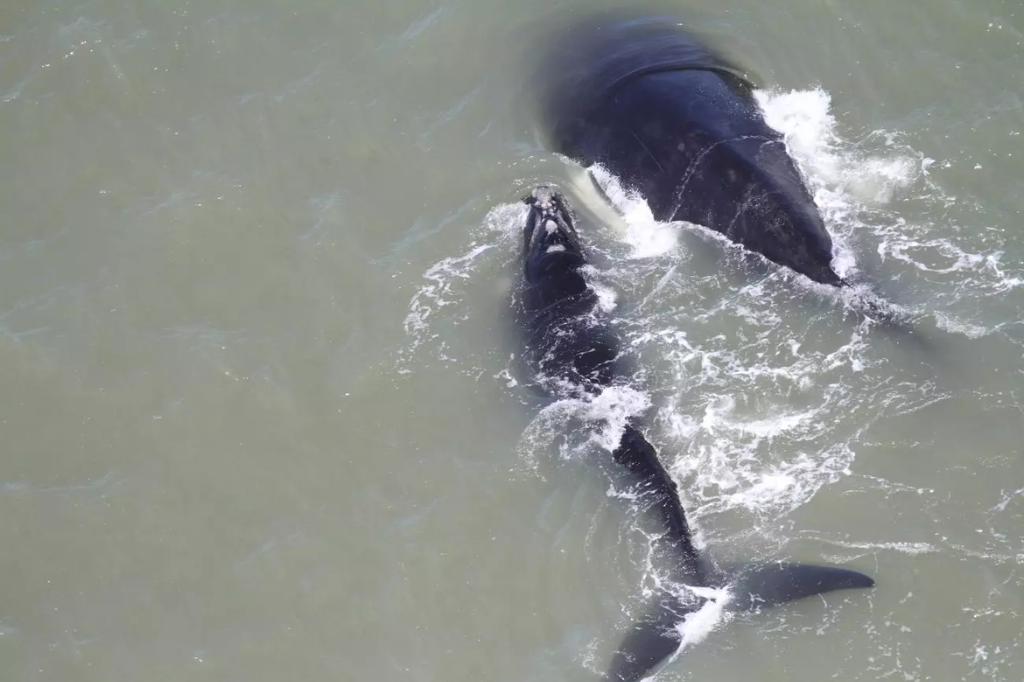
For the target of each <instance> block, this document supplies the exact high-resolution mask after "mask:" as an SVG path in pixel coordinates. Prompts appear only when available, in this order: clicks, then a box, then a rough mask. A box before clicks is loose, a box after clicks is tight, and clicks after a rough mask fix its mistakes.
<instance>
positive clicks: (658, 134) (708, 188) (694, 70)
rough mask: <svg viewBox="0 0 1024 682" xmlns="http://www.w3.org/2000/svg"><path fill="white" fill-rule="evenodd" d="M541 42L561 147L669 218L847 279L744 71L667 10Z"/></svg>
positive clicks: (549, 122) (596, 23) (546, 91)
mask: <svg viewBox="0 0 1024 682" xmlns="http://www.w3.org/2000/svg"><path fill="white" fill-rule="evenodd" d="M538 42H539V43H540V45H539V46H536V47H535V49H532V50H531V52H532V53H533V54H534V56H535V58H537V59H538V60H539V65H538V66H537V68H535V70H534V79H533V86H534V87H539V90H540V93H539V94H540V115H541V119H542V120H541V123H542V125H543V127H544V128H545V130H546V132H547V133H548V134H549V136H550V138H551V143H552V144H553V146H554V149H555V151H558V152H560V153H562V154H565V155H566V156H569V157H571V158H573V159H576V160H579V161H581V162H582V163H583V164H584V165H588V166H589V165H591V164H594V163H600V164H602V165H603V166H605V167H606V168H607V169H608V170H609V171H611V172H612V173H613V174H614V175H616V176H618V178H619V179H620V180H621V181H622V182H623V183H624V184H625V185H626V186H628V187H631V188H633V189H636V190H638V191H639V193H640V194H641V195H642V196H643V197H644V198H645V199H646V200H647V203H648V204H649V205H650V207H651V211H652V212H653V214H654V217H655V218H657V219H658V220H665V221H669V220H683V221H687V222H690V223H695V224H698V225H703V226H705V227H708V228H711V229H713V230H716V231H718V232H720V233H722V234H723V235H725V236H726V237H728V238H729V239H731V240H732V241H734V242H738V243H739V244H742V245H743V246H744V247H746V248H747V249H749V250H750V251H754V252H756V253H759V254H761V255H762V256H764V257H765V258H768V259H769V260H772V261H774V262H776V263H778V264H780V265H783V266H785V267H787V268H790V269H792V270H795V271H796V272H798V273H800V274H802V275H806V276H807V277H809V278H810V279H812V280H814V281H815V282H820V283H823V284H828V285H833V286H843V285H845V284H846V282H845V281H844V280H843V279H842V278H841V277H840V276H839V274H837V273H836V271H835V269H834V268H833V267H832V258H833V254H832V238H831V236H830V235H829V233H828V230H826V228H825V225H824V222H823V221H822V217H821V213H820V211H819V210H818V207H817V206H816V205H815V203H814V199H813V198H812V197H811V194H810V192H809V191H808V189H807V186H806V184H805V183H804V179H803V178H802V176H801V174H800V171H799V170H798V169H797V167H796V165H795V164H794V163H793V160H792V158H790V156H789V154H788V153H787V151H786V145H785V142H784V140H783V137H782V135H781V134H780V133H779V132H778V131H776V130H775V129H773V128H771V127H770V126H769V125H768V124H767V123H766V122H765V120H764V117H763V116H762V113H761V110H760V108H759V107H758V104H757V102H756V101H755V100H754V98H753V96H752V90H753V87H752V85H751V84H750V82H749V81H748V80H747V79H746V78H745V77H744V75H743V73H742V71H741V70H740V69H739V68H737V67H736V66H735V65H733V64H731V63H729V62H728V61H727V60H726V59H724V58H723V57H722V56H721V55H719V54H717V53H716V52H714V51H713V50H711V49H710V48H709V47H707V46H706V45H704V44H702V43H701V42H700V41H698V40H697V39H696V38H694V37H693V36H692V35H691V34H689V33H687V32H686V31H685V30H683V29H682V28H681V27H680V24H679V22H678V21H677V20H672V19H667V18H664V17H645V18H636V17H632V16H630V15H624V14H621V13H609V14H605V15H598V16H597V17H592V18H590V19H587V20H583V21H580V20H574V21H573V22H572V23H571V24H568V25H561V24H558V25H557V26H556V28H553V29H550V30H548V31H547V32H544V33H542V37H541V38H540V39H539V41H538Z"/></svg>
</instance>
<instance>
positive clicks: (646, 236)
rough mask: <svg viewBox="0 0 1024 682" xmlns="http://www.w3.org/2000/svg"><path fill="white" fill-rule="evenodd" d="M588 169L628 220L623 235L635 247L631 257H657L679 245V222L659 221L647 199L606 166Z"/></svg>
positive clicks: (598, 165)
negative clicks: (621, 180)
mask: <svg viewBox="0 0 1024 682" xmlns="http://www.w3.org/2000/svg"><path fill="white" fill-rule="evenodd" d="M588 170H589V171H590V173H592V174H593V176H594V179H595V180H596V181H597V184H598V185H599V186H600V187H601V190H602V191H603V192H604V193H605V194H606V195H607V196H608V199H609V200H610V201H611V202H612V205H613V206H615V208H616V209H617V210H618V211H619V213H620V214H621V215H622V218H623V220H624V221H625V225H626V231H625V234H623V235H622V236H621V237H622V240H623V241H624V242H625V243H626V244H628V245H629V246H630V247H631V248H632V253H631V254H630V257H631V258H636V259H640V258H655V257H657V256H663V255H665V254H668V253H672V252H673V251H675V250H676V249H677V248H678V247H679V227H678V225H676V224H673V223H662V222H659V221H657V220H655V218H654V214H653V213H652V212H651V208H650V206H649V205H648V204H647V201H646V200H645V199H644V198H643V197H641V196H640V195H639V194H637V193H636V192H634V191H632V190H628V189H626V188H624V187H623V186H622V184H621V183H620V182H619V179H618V178H616V177H615V176H614V175H612V174H611V173H609V172H608V170H607V169H606V168H605V167H604V166H602V165H600V164H595V165H593V166H591V167H590V168H589V169H588Z"/></svg>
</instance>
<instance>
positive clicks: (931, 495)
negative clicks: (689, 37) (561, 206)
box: [0, 0, 1024, 682]
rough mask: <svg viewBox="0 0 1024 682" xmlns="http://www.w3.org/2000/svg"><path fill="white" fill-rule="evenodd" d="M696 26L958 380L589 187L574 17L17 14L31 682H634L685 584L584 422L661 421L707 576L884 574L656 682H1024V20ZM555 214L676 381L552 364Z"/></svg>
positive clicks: (24, 5) (8, 636)
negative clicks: (737, 566)
mask: <svg viewBox="0 0 1024 682" xmlns="http://www.w3.org/2000/svg"><path fill="white" fill-rule="evenodd" d="M607 4H610V3H608V2H607V1H606V0H601V1H600V2H595V1H592V0H569V1H567V2H563V3H559V5H558V6H557V9H558V10H559V11H560V12H572V11H574V10H577V11H579V12H581V13H582V12H585V11H586V10H588V9H592V8H595V7H598V6H603V5H607ZM657 8H658V9H670V10H673V11H674V12H676V13H678V14H679V16H680V17H682V19H683V20H684V21H685V22H686V23H687V24H688V25H690V26H692V27H694V28H697V29H699V30H702V31H706V32H708V33H709V34H714V35H716V36H719V43H720V44H721V45H723V46H725V47H726V48H727V49H728V51H729V53H730V54H731V55H732V56H734V57H735V58H736V59H738V60H740V61H741V62H742V63H743V64H744V65H745V66H746V67H747V68H749V69H750V71H751V74H752V75H753V77H755V78H756V80H757V83H758V87H759V90H758V98H759V101H760V102H761V105H762V107H763V108H764V111H765V114H766V116H767V118H768V120H769V122H770V123H771V125H773V126H774V127H776V128H778V129H779V130H781V131H783V132H784V133H785V135H786V138H787V143H788V145H789V148H790V151H791V153H792V154H793V156H794V157H795V158H796V159H797V160H798V162H799V165H800V167H801V169H802V170H803V172H804V173H805V174H806V176H807V178H808V180H809V184H810V185H811V187H812V190H813V192H814V194H815V197H816V200H817V202H818V204H819V205H820V206H821V208H822V210H823V213H824V215H825V217H826V222H827V224H828V227H829V229H830V230H831V231H832V233H833V234H834V235H835V239H836V251H837V264H838V266H839V269H840V270H841V271H842V272H843V273H845V274H847V275H850V276H856V277H860V278H862V279H863V280H865V281H871V282H874V283H876V285H877V287H878V289H879V290H880V291H881V292H883V293H884V295H885V296H887V297H888V298H889V299H890V300H892V301H894V302H896V304H898V305H899V306H901V307H902V308H903V309H904V310H905V311H906V313H907V314H908V315H910V316H911V317H912V318H913V319H914V320H915V323H916V325H917V328H918V329H919V330H920V335H919V337H920V338H924V339H925V340H926V343H919V342H917V341H915V340H914V339H913V338H908V337H906V336H901V335H898V334H893V333H891V332H890V331H888V330H886V329H885V328H883V327H879V326H877V325H873V324H871V323H869V322H866V321H865V320H864V319H863V318H862V317H860V316H859V315H857V314H855V313H854V312H852V310H851V307H850V305H849V301H848V300H845V299H844V298H842V297H839V296H836V295H835V294H834V293H832V292H830V291H827V290H824V289H822V288H820V287H816V286H814V285H811V284H810V283H808V282H807V281H805V280H801V279H800V278H798V277H795V276H793V275H791V274H788V273H786V272H784V271H782V270H781V269H779V268H778V267H775V266H772V265H769V264H765V263H763V262H760V261H758V260H757V259H752V258H751V257H749V256H745V255H744V254H743V253H742V252H741V251H740V250H738V249H736V248H735V247H732V246H730V245H728V244H726V243H724V242H723V241H722V240H721V239H718V238H716V237H714V236H713V235H711V234H709V233H708V232H707V231H705V230H703V229H701V228H698V227H695V226H690V225H683V224H661V223H657V222H656V221H654V220H653V219H652V218H651V215H650V211H649V210H648V208H647V205H646V204H645V203H644V201H643V199H642V197H637V196H635V195H633V194H631V193H630V192H629V190H628V188H622V187H621V186H620V185H619V184H618V182H617V181H616V179H615V178H614V177H611V176H609V175H608V174H607V173H604V172H603V171H602V169H601V168H592V169H584V168H581V167H579V166H578V165H576V164H574V163H572V162H571V161H570V160H568V159H565V158H562V157H559V156H557V155H555V154H553V153H551V152H550V151H549V150H548V149H547V148H546V147H545V145H544V144H543V142H542V135H541V134H540V131H539V130H538V129H537V126H536V123H535V120H534V117H533V95H535V94H536V93H535V92H533V91H532V90H531V87H530V82H529V79H528V78H526V77H525V74H524V71H523V68H522V64H523V59H522V57H523V55H522V53H523V48H524V46H527V45H528V44H529V37H530V36H531V35H532V34H533V31H534V29H535V28H536V26H537V25H538V22H540V23H543V22H545V21H546V17H549V16H550V15H551V12H552V8H551V6H550V4H549V3H545V2H539V1H538V0H520V1H517V2H509V1H507V0H500V1H499V0H473V1H472V2H470V1H469V0H438V1H437V2H428V1H426V0H417V1H413V0H382V1H381V2H362V3H353V2H326V1H322V0H296V1H295V2H290V3H282V2H268V1H266V0H246V1H243V0H209V1H204V2H189V1H187V0H186V1H182V0H171V1H169V2H165V1H163V0H161V1H160V2H157V1H156V0H117V1H115V0H95V1H90V2H79V1H70V0H44V1H39V2H27V1H25V0H8V2H6V3H4V4H3V6H2V7H0V209H2V215H3V220H2V222H0V332H2V333H0V379H2V380H0V405H2V410H0V443H2V444H3V448H2V450H3V456H2V457H0V547H2V551H0V679H2V680H4V681H5V682H7V681H9V682H30V681H32V682H35V681H39V682H44V681H45V682H51V681H52V682H71V681H75V682H121V681H123V682H135V681H139V680H147V681H154V682H157V681H174V682H178V681H181V680H197V681H199V680H209V681H211V682H214V681H216V682H231V681H238V682H243V681H244V682H276V681H283V680H308V681H321V680H323V681H327V680H330V681H332V682H336V681H348V680H352V681H364V680H382V681H389V682H390V681H392V680H394V681H396V682H397V681H400V680H401V681H406V680H408V681H411V682H435V681H436V682H475V681H481V682H482V681H485V680H486V681H487V682H499V681H500V682H542V681H545V682H546V681H554V680H558V681H560V682H577V681H578V682H584V681H587V680H596V679H598V677H599V674H600V673H601V671H603V670H604V669H605V667H606V665H607V661H608V659H609V657H610V655H611V653H612V651H613V650H614V648H615V646H616V645H617V644H618V642H619V640H620V638H621V636H622V632H623V630H624V629H625V628H626V627H627V625H628V624H629V623H630V622H631V621H632V619H633V617H635V615H636V610H637V609H638V608H639V606H640V604H641V602H642V595H643V593H644V591H645V590H647V589H650V587H651V583H652V580H656V579H657V574H656V571H652V569H651V567H650V566H649V565H648V564H647V563H646V556H647V555H646V550H647V548H648V546H649V542H648V536H647V535H646V534H645V533H646V532H648V531H647V530H645V528H644V526H643V524H642V523H640V522H639V521H638V516H637V514H636V513H635V510H634V509H633V506H632V504H631V500H630V499H628V495H625V494H624V493H623V491H622V490H619V489H617V488H616V486H615V485H614V482H612V481H610V480H609V478H608V477H607V476H605V475H604V473H603V469H602V468H601V466H600V465H599V460H600V459H601V458H602V457H607V454H608V453H607V450H606V449H605V446H606V445H607V443H608V441H609V439H611V438H614V433H609V432H608V429H605V430H603V431H602V430H601V429H597V428H594V429H589V430H588V427H587V424H592V423H594V420H595V418H607V419H611V420H612V421H613V422H614V420H619V421H620V422H621V421H622V420H623V419H624V418H625V416H626V415H627V414H634V413H637V412H638V411H644V410H647V411H648V414H650V415H651V416H652V420H651V422H650V433H649V436H650V439H651V440H652V442H654V443H655V444H656V445H657V446H658V447H659V449H660V452H661V454H662V457H663V458H664V461H665V462H666V464H667V465H668V466H669V468H670V470H671V471H672V473H673V475H674V476H675V478H676V480H677V482H678V484H679V487H680V491H681V493H682V497H683V502H684V505H685V508H686V511H687V514H688V518H689V520H690V523H691V525H692V526H693V527H694V530H695V533H696V534H697V536H698V540H699V543H700V545H701V546H702V547H703V548H704V549H705V551H707V552H708V553H709V554H710V555H712V556H715V557H721V558H723V559H726V560H732V559H747V558H758V559H791V560H798V561H806V562H831V563H837V564H841V565H844V566H848V567H851V568H855V569H857V570H861V571H864V572H866V573H869V574H871V575H872V576H874V577H875V578H876V580H877V586H876V587H875V588H874V589H873V590H870V591H856V592H841V593H834V594H830V595H827V596H825V597H824V598H817V597H816V598H812V599H807V600H804V601H801V602H797V603H792V604H788V605H786V606H784V607H780V608H775V609H771V610H765V611H763V612H760V613H754V614H740V615H737V614H732V615H730V614H729V613H727V612H724V611H714V610H710V611H708V612H704V611H702V612H701V617H700V618H699V619H693V620H691V621H689V622H687V623H686V624H685V626H684V627H683V628H682V632H681V634H682V636H683V637H684V639H685V642H686V646H685V647H684V648H683V650H682V651H681V652H680V654H679V655H678V656H677V657H676V659H675V660H673V661H672V662H671V663H669V664H668V665H667V666H666V667H665V668H664V669H663V670H662V671H660V672H659V673H658V675H657V679H658V680H660V681H663V682H670V681H675V680H694V681H696V680H701V681H708V680H763V681H778V682H782V681H785V682H820V681H822V680H842V681H844V682H853V681H867V680H872V681H874V680H899V681H901V682H911V681H922V682H923V681H925V680H934V681H936V682H945V681H948V680H952V681H956V680H978V681H980V680H986V681H989V680H992V681H997V682H1019V681H1020V680H1021V679H1024V648H1022V641H1024V376H1022V372H1024V265H1022V259H1024V226H1022V209H1024V182H1022V178H1024V136H1022V133H1024V102H1022V97H1024V95H1022V93H1024V46H1022V43H1024V34H1022V31H1024V6H1022V5H1021V4H1020V3H1019V0H931V1H930V2H916V3H915V2H892V1H891V0H884V1H883V0H858V2H839V1H837V0H814V1H812V0H780V1H778V2H764V1H763V0H721V1H716V2H711V1H709V0H694V1H693V2H688V3H683V2H679V3H669V2H662V3H661V4H660V5H658V7H657ZM588 173H590V174H592V175H593V176H594V177H596V178H597V179H598V180H599V182H600V183H601V185H602V186H603V188H604V189H605V192H606V193H607V194H608V195H609V196H610V197H611V199H612V204H613V206H612V207H611V208H610V209H609V207H607V206H605V207H604V209H605V213H606V214H607V216H606V217H601V212H600V210H599V208H601V207H600V206H595V205H593V203H592V202H591V203H590V204H588V203H587V201H588V200H587V199H586V197H585V192H584V189H585V188H586V187H587V185H588V182H589V180H588V178H587V174H588ZM540 182H547V183H554V184H557V185H558V186H559V187H561V188H563V189H564V190H565V191H566V192H567V194H568V195H569V197H570V199H571V200H573V201H574V203H576V204H577V205H578V207H579V208H580V214H581V230H582V233H583V235H584V239H585V240H586V242H587V244H588V246H589V247H590V248H591V249H592V250H593V252H594V253H595V254H596V256H595V264H596V267H597V273H598V275H599V278H598V279H600V281H602V282H604V285H603V286H604V287H605V289H603V290H602V293H603V301H604V304H605V306H606V308H607V309H608V310H610V311H611V313H612V315H613V316H615V317H616V319H617V320H618V321H619V330H620V333H621V335H622V339H623V343H624V344H626V346H627V347H628V348H629V349H630V350H631V352H633V353H635V355H636V356H637V357H638V358H639V360H640V362H639V366H640V367H641V368H642V371H641V372H640V373H639V374H638V375H637V377H635V381H634V382H633V384H631V386H630V387H627V388H619V389H616V390H609V391H607V392H606V393H605V394H603V395H602V396H600V398H599V399H597V400H595V401H593V402H590V403H581V402H572V401H561V402H555V403H552V402H550V401H548V400H546V399H545V398H544V397H543V396H541V395H539V394H538V393H537V392H536V391H535V390H534V389H533V387H531V386H530V385H529V376H528V374H525V375H524V372H523V370H522V368H521V366H520V364H519V357H520V350H521V349H520V347H519V345H518V341H517V339H516V337H515V335H514V334H513V333H512V330H511V329H510V327H509V322H508V320H509V309H508V298H509V292H510V290H511V289H512V288H513V287H514V285H515V282H516V277H517V275H518V272H519V271H518V267H519V261H518V257H519V242H520V236H519V235H520V230H521V224H522V219H523V216H524V212H525V209H524V208H523V206H522V204H520V203H517V200H518V198H519V197H521V196H523V195H524V194H526V193H527V192H528V191H529V190H530V188H531V187H532V186H533V185H535V184H537V183H540ZM608 216H610V217H608ZM598 421H600V419H598Z"/></svg>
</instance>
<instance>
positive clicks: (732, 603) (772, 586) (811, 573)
mask: <svg viewBox="0 0 1024 682" xmlns="http://www.w3.org/2000/svg"><path fill="white" fill-rule="evenodd" d="M719 577H721V579H722V583H723V585H722V586H723V587H728V590H729V593H730V595H731V598H730V600H729V602H728V604H727V608H729V610H731V611H753V610H757V609H759V608H761V607H769V606H777V605H779V604H784V603H786V602H790V601H795V600H797V599H803V598H804V597H810V596H813V595H816V594H825V593H827V592H834V591H836V590H849V589H857V588H868V587H874V584H875V581H874V579H873V578H871V577H870V576H867V575H864V574H863V573H859V572H857V571H852V570H850V569H847V568H839V567H837V566H815V565H812V564H796V563H787V562H774V563H767V564H739V565H735V566H730V567H728V568H726V569H725V570H724V571H721V572H720V573H719ZM716 582H717V581H716ZM701 605H702V604H701V603H700V602H699V601H697V602H696V603H682V602H679V601H674V600H672V599H666V598H662V599H659V600H658V601H656V602H654V603H652V604H651V605H649V606H648V607H647V608H646V611H645V613H644V615H643V616H642V617H641V618H640V619H639V620H638V621H637V622H636V624H634V625H633V627H632V629H631V630H630V632H629V633H628V634H627V635H626V636H625V638H623V640H622V643H621V644H619V647H618V649H617V650H616V652H615V654H614V655H613V656H612V661H611V664H610V665H609V667H608V672H607V673H606V675H605V677H606V679H607V680H609V682H639V680H642V679H644V678H645V677H647V676H648V675H649V674H650V672H651V670H652V669H653V668H654V667H655V666H657V665H658V664H659V663H661V662H662V661H663V660H665V659H666V658H668V657H669V656H671V655H672V654H674V653H675V652H676V651H677V650H678V649H679V646H680V643H681V639H680V635H679V629H678V626H679V624H680V623H682V622H683V621H685V620H686V617H687V616H688V615H689V614H691V613H694V612H696V611H697V610H699V609H700V607H701Z"/></svg>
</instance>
